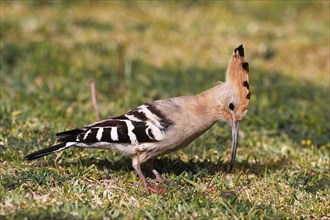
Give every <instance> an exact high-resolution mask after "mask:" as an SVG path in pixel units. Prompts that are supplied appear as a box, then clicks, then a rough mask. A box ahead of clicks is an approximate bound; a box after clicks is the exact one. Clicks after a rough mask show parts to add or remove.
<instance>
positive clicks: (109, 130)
mask: <svg viewBox="0 0 330 220" xmlns="http://www.w3.org/2000/svg"><path fill="white" fill-rule="evenodd" d="M172 125H173V122H172V121H171V120H170V119H168V118H166V116H165V114H163V113H162V112H161V110H160V109H158V108H157V107H156V106H155V105H154V104H153V103H148V104H144V105H141V106H139V107H137V108H135V109H133V110H131V111H129V112H127V113H126V114H124V115H120V116H117V117H111V118H108V119H105V120H102V121H98V122H95V123H92V124H90V125H86V126H83V127H81V128H77V129H74V130H70V131H64V132H61V133H58V134H56V136H57V137H58V138H59V142H81V143H96V142H110V143H111V142H112V143H128V144H138V143H145V142H155V141H161V140H162V139H163V138H164V137H165V135H166V132H167V130H168V129H170V127H171V126H172Z"/></svg>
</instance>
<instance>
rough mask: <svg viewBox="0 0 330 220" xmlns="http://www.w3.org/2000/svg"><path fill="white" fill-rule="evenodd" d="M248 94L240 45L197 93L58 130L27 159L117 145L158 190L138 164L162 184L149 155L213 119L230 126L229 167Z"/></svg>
mask: <svg viewBox="0 0 330 220" xmlns="http://www.w3.org/2000/svg"><path fill="white" fill-rule="evenodd" d="M250 95H251V93H250V90H249V64H248V62H245V60H244V47H243V45H240V46H238V47H237V48H235V49H234V52H233V53H232V55H231V58H230V60H229V63H228V67H227V71H226V78H225V81H224V82H218V83H217V84H216V85H214V86H213V87H212V88H210V89H208V90H206V91H202V92H201V93H199V94H197V95H190V96H178V97H174V98H168V99H162V100H155V101H151V102H147V103H145V104H142V105H140V106H138V107H137V108H135V109H132V110H129V111H128V112H127V113H125V114H122V115H119V116H115V117H108V118H106V119H103V120H99V121H96V122H94V123H91V124H88V125H85V126H82V127H80V128H76V129H73V130H68V131H63V132H60V133H57V134H56V136H57V138H58V140H57V142H58V143H57V144H55V145H52V146H49V147H47V148H44V149H41V150H39V151H36V152H34V153H31V154H29V155H27V156H25V159H27V160H34V159H37V158H40V157H43V156H46V155H48V154H51V153H54V152H58V151H61V150H64V149H68V148H72V147H79V148H101V149H109V150H116V151H119V152H121V153H122V154H123V155H127V156H129V157H131V158H132V166H133V168H134V170H135V171H136V173H137V175H138V176H139V178H140V180H141V182H142V184H143V185H144V188H145V190H146V191H147V192H149V193H150V191H152V192H159V191H160V190H163V189H160V188H159V187H157V186H156V185H155V184H153V183H152V182H151V181H147V180H146V178H145V176H144V174H143V172H142V170H141V164H143V165H144V166H145V167H147V168H148V170H149V171H151V172H152V173H153V174H154V175H155V182H158V183H161V184H166V181H165V180H164V178H163V177H162V176H161V174H160V173H159V172H158V171H157V170H156V169H155V168H154V167H153V166H152V160H153V159H154V158H156V157H158V156H161V155H164V154H168V153H171V152H174V151H177V150H179V149H181V148H183V147H185V146H187V145H189V144H190V143H191V142H193V141H194V140H195V139H197V138H198V137H199V136H201V135H202V134H203V133H204V132H205V131H207V130H208V129H210V128H211V127H212V126H213V125H214V124H215V123H216V122H218V121H225V122H228V123H229V124H230V125H231V129H232V153H231V160H230V168H229V172H230V171H232V169H233V166H234V162H235V157H236V150H237V145H238V129H239V122H240V121H241V120H242V119H243V118H244V117H245V115H246V114H247V111H248V109H247V108H248V104H249V100H250Z"/></svg>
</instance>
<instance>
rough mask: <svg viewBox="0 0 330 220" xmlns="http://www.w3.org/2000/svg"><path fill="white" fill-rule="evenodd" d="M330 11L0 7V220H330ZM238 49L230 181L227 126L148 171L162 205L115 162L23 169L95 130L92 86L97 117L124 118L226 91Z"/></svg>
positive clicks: (47, 163)
mask: <svg viewBox="0 0 330 220" xmlns="http://www.w3.org/2000/svg"><path fill="white" fill-rule="evenodd" d="M329 7H330V3H329V2H328V1H313V3H312V2H307V1H306V2H305V1H292V2H287V3H285V2H275V1H274V2H273V1H258V2H257V1H255V2H248V3H245V2H242V1H233V2H204V3H195V2H194V1H185V2H167V3H166V2H124V3H118V2H104V1H103V2H98V3H95V2H94V3H92V2H89V1H79V2H76V3H73V2H64V1H63V2H60V1H58V2H55V1H26V2H23V1H1V3H0V8H1V19H0V25H1V42H0V53H1V58H0V60H1V68H0V74H1V82H0V83H1V84H0V86H1V93H0V218H1V219H24V218H25V219H49V218H52V219H72V218H73V219H122V218H125V219H283V218H289V219H312V218H316V219H328V218H330V186H329V183H330V171H329V170H330V168H329V166H330V158H329V155H330V137H329V135H330V104H329V103H330V90H329V84H330V78H329V74H330V73H329V72H330V69H329V62H330V57H329V53H330V52H329V51H330V45H329V41H330V36H329V35H330V32H329V24H330V20H329V17H330V11H329V10H330V9H329ZM240 44H244V47H245V57H246V60H247V61H248V62H249V64H250V90H251V92H252V95H251V100H250V105H249V112H248V114H247V116H246V117H245V118H244V119H243V120H242V121H241V123H240V132H239V146H238V151H237V158H236V163H235V167H234V170H233V172H232V173H230V174H228V173H226V172H225V168H226V167H228V163H229V158H230V152H231V129H230V126H229V125H228V124H226V123H221V122H219V123H217V124H216V125H214V126H213V127H212V128H211V129H210V130H209V131H207V132H206V133H205V134H204V135H203V136H201V137H200V138H199V139H197V140H196V141H195V142H193V143H192V144H190V145H189V146H188V147H187V148H185V149H183V150H180V151H177V152H175V153H173V154H169V155H165V156H163V157H159V158H157V159H156V160H155V161H154V164H155V167H157V168H158V169H159V171H160V172H161V173H163V176H164V177H165V178H166V179H167V180H168V181H169V184H168V186H167V192H166V193H165V194H163V195H158V194H147V193H146V192H145V190H144V188H143V187H139V188H137V187H136V185H137V184H138V183H139V182H140V181H139V179H138V177H137V175H136V173H135V172H134V170H133V168H132V167H131V160H130V158H127V157H123V156H121V155H120V154H118V153H116V152H110V151H106V150H92V149H69V150H67V151H63V152H59V153H56V154H53V155H50V156H47V157H45V158H42V159H39V160H36V161H31V162H30V161H25V160H24V156H25V155H27V154H28V153H31V152H33V151H35V150H38V149H41V148H43V147H45V146H49V145H52V144H54V143H55V142H56V138H55V135H54V134H55V133H57V132H60V131H63V130H66V129H73V128H76V127H79V126H82V125H85V124H88V123H91V122H93V121H95V114H94V110H93V104H92V101H91V92H90V87H89V81H90V80H94V81H95V85H96V92H97V94H96V95H97V101H98V105H99V108H100V114H101V117H102V118H105V117H107V116H109V115H111V116H114V115H119V114H121V113H124V112H125V111H127V110H129V109H131V108H134V107H136V106H138V105H140V104H143V103H145V102H148V101H151V100H155V99H162V98H169V97H173V96H180V95H191V94H197V93H199V92H201V91H203V90H205V89H207V88H210V87H211V86H213V85H215V84H216V83H217V81H223V80H224V74H225V70H226V66H227V63H228V60H229V58H230V56H231V53H232V51H233V49H234V48H235V47H237V46H238V45H240ZM123 76H125V79H126V80H125V83H124V81H123V80H122V77H123ZM148 176H149V177H150V178H152V176H151V175H150V174H148Z"/></svg>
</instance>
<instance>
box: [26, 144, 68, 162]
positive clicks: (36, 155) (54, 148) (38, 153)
mask: <svg viewBox="0 0 330 220" xmlns="http://www.w3.org/2000/svg"><path fill="white" fill-rule="evenodd" d="M71 146H72V144H68V143H60V144H56V145H53V146H50V147H47V148H45V149H42V150H39V151H36V152H34V153H32V154H29V155H27V156H25V159H26V160H34V159H37V158H39V157H43V156H46V155H48V154H51V153H53V152H57V151H60V150H64V149H66V148H69V147H71Z"/></svg>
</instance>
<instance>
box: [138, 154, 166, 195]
mask: <svg viewBox="0 0 330 220" xmlns="http://www.w3.org/2000/svg"><path fill="white" fill-rule="evenodd" d="M140 151H141V150H140V149H138V148H137V149H136V151H135V153H136V162H133V168H134V170H135V171H136V172H137V174H138V175H139V177H140V179H141V181H142V183H143V185H144V188H145V189H146V191H147V192H148V193H150V190H151V191H153V192H157V193H159V194H164V192H166V190H164V189H161V188H159V187H157V186H155V185H152V184H151V183H149V182H148V181H147V180H146V178H145V177H144V175H143V173H142V170H141V163H140Z"/></svg>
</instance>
